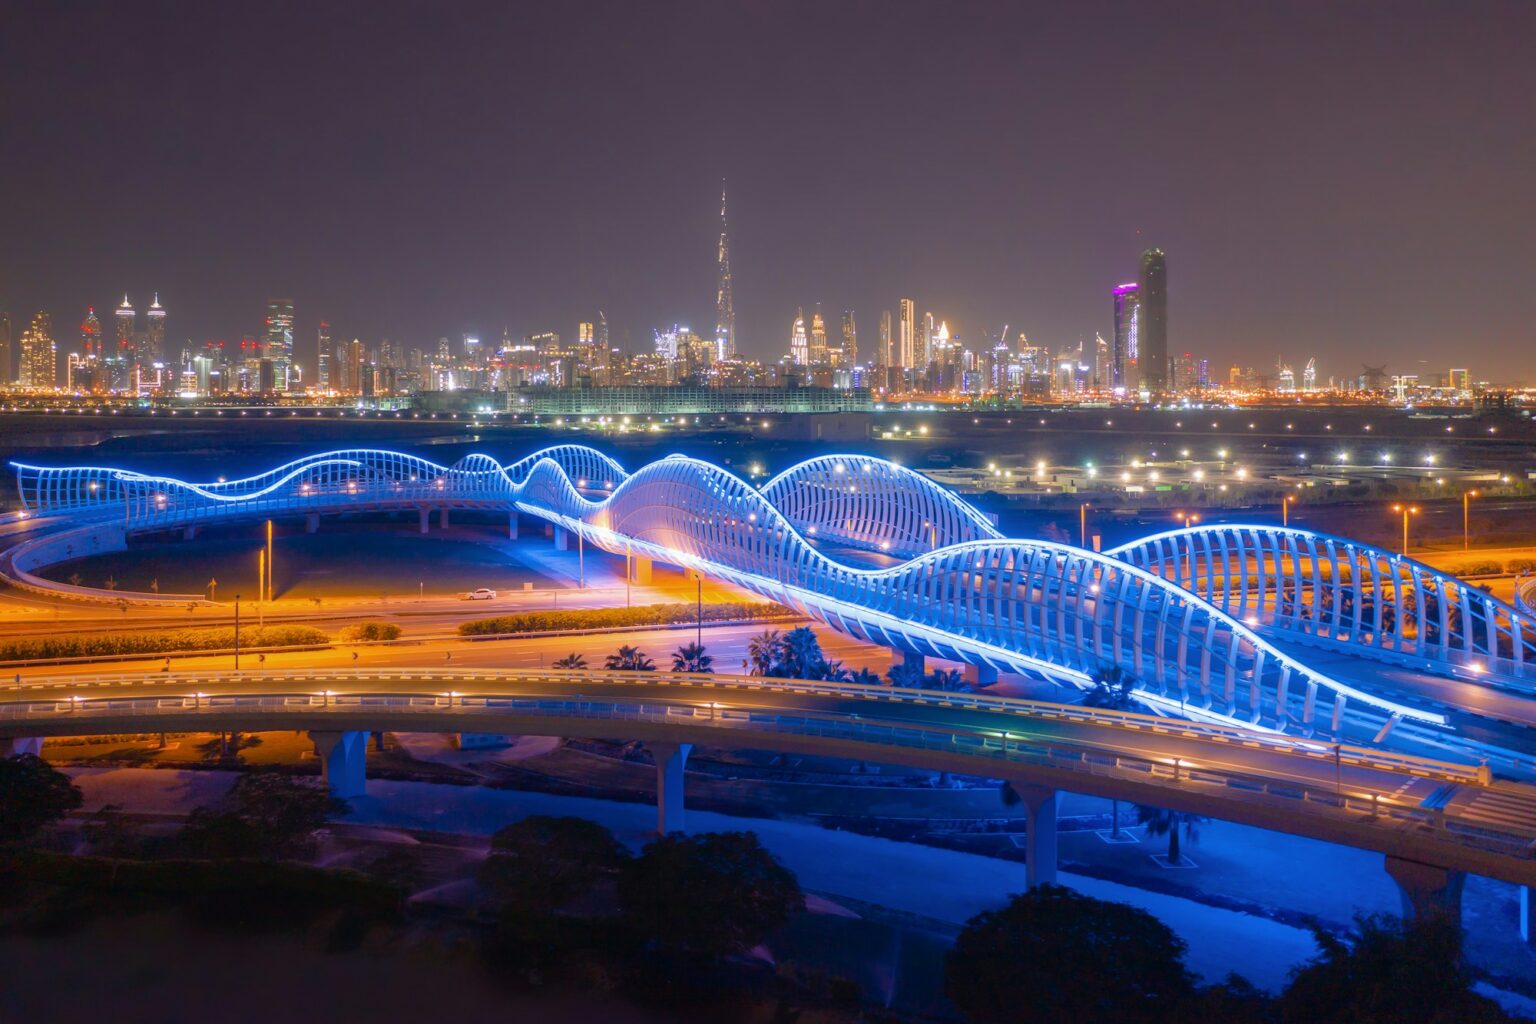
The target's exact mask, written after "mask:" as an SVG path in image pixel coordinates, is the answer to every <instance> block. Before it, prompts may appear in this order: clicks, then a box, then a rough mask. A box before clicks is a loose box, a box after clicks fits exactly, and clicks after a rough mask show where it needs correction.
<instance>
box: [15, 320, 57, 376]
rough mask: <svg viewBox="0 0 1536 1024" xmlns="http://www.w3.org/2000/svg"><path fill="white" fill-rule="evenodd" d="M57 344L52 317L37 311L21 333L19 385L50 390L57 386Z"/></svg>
mask: <svg viewBox="0 0 1536 1024" xmlns="http://www.w3.org/2000/svg"><path fill="white" fill-rule="evenodd" d="M58 364H59V357H58V345H57V344H55V342H54V340H53V318H52V317H50V316H49V315H48V314H47V313H44V312H42V311H38V312H37V313H36V314H34V315H33V317H32V323H31V324H30V325H28V327H27V329H26V330H25V331H23V332H22V333H21V386H22V387H24V388H37V389H39V390H52V389H53V388H56V387H58V386H59V366H58Z"/></svg>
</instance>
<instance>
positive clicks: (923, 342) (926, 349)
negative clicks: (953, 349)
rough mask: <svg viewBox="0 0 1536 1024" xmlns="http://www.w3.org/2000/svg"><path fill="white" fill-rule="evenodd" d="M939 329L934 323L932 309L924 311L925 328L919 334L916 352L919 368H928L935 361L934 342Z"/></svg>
mask: <svg viewBox="0 0 1536 1024" xmlns="http://www.w3.org/2000/svg"><path fill="white" fill-rule="evenodd" d="M937 331H938V326H937V324H935V323H934V319H933V313H932V312H931V311H930V312H927V313H924V314H923V329H922V331H921V332H920V333H919V334H918V336H917V346H918V347H917V352H916V353H915V355H916V356H917V368H918V369H919V370H926V369H928V364H929V363H931V362H933V343H934V341H935V340H937V339H936V338H935V336H934V335H935V333H936V332H937Z"/></svg>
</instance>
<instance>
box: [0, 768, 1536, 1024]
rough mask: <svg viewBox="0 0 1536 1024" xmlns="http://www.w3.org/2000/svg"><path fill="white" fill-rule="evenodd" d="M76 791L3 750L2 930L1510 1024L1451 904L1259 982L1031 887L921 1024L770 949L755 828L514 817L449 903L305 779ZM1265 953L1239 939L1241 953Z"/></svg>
mask: <svg viewBox="0 0 1536 1024" xmlns="http://www.w3.org/2000/svg"><path fill="white" fill-rule="evenodd" d="M80 802H81V798H80V792H79V790H78V789H77V788H76V787H75V786H74V785H73V784H72V783H71V782H70V780H69V778H68V777H67V776H65V775H63V774H61V773H59V772H58V771H56V770H54V769H53V768H52V767H50V766H49V765H48V764H47V763H46V762H43V761H41V760H39V759H38V758H36V757H31V756H20V757H13V758H9V759H7V760H4V761H0V837H3V839H0V933H4V934H8V935H10V936H12V937H14V936H18V935H48V934H52V935H57V934H60V933H61V932H62V933H66V934H68V933H72V930H75V929H80V928H82V927H85V926H87V925H90V924H92V923H93V922H96V921H100V920H102V919H105V918H115V919H118V920H134V919H136V918H138V917H143V918H144V920H146V921H148V920H150V919H151V917H152V916H153V915H164V914H165V913H167V912H174V913H178V914H181V915H183V918H184V919H185V920H186V921H188V922H190V923H192V924H195V925H196V926H198V927H205V928H211V929H218V930H220V931H221V932H222V933H224V934H232V935H236V936H254V935H256V934H257V933H261V934H268V935H270V934H274V933H302V934H305V935H308V936H310V937H314V936H315V935H316V934H317V933H318V934H319V935H320V936H321V937H322V940H323V942H322V946H321V948H322V949H324V950H328V951H331V952H344V951H348V950H358V949H361V948H368V949H378V948H383V947H384V946H387V944H388V943H387V941H383V940H387V939H388V938H389V937H398V936H400V935H404V934H407V933H421V932H423V931H424V930H425V931H427V932H435V933H441V934H448V933H451V934H452V935H453V936H454V938H453V940H452V941H451V942H449V943H447V944H449V945H453V946H454V947H455V948H459V949H461V950H462V949H467V950H468V955H470V956H472V957H473V958H474V959H475V960H476V961H477V962H478V963H479V964H480V966H481V969H482V971H483V972H485V973H486V974H487V975H488V976H489V977H491V978H494V979H495V980H496V981H497V982H499V983H500V984H501V985H502V986H503V987H504V988H505V989H506V990H507V991H508V999H509V1000H511V999H513V998H514V996H513V993H530V992H547V993H562V992H563V993H571V992H583V993H594V992H595V993H606V994H607V995H608V996H610V997H613V998H618V999H621V1000H622V1001H624V1002H625V1003H628V1004H630V1005H632V1006H636V1007H642V1008H646V1009H647V1010H650V1011H655V1012H657V1013H659V1014H661V1015H662V1017H663V1019H673V1020H698V1021H715V1020H722V1021H725V1020H728V1021H764V1022H769V1021H802V1022H806V1024H809V1022H812V1021H827V1022H833V1021H849V1022H851V1021H860V1020H867V1021H892V1022H895V1021H906V1020H911V1021H917V1020H943V1019H949V1020H968V1021H972V1022H975V1024H1029V1022H1041V1024H1093V1022H1100V1021H1103V1022H1115V1024H1122V1022H1125V1024H1164V1022H1167V1024H1182V1022H1193V1024H1293V1022H1294V1024H1302V1022H1307V1024H1335V1022H1336V1024H1345V1022H1383V1024H1385V1022H1402V1024H1453V1022H1454V1024H1462V1022H1465V1024H1498V1022H1503V1021H1506V1020H1509V1018H1507V1017H1506V1016H1505V1015H1504V1014H1503V1013H1502V1012H1501V1011H1500V1010H1499V1009H1498V1008H1497V1007H1496V1006H1495V1005H1494V1004H1493V1003H1492V1002H1490V1001H1489V1000H1487V999H1484V998H1482V997H1481V996H1478V995H1476V994H1474V993H1473V992H1472V989H1471V978H1470V976H1469V975H1468V973H1467V971H1466V970H1465V968H1464V967H1463V965H1462V960H1461V951H1460V933H1459V929H1458V927H1457V926H1456V924H1455V923H1454V922H1451V921H1447V920H1443V919H1430V920H1426V921H1422V922H1418V923H1415V924H1412V925H1405V924H1404V923H1403V922H1400V921H1398V920H1396V919H1392V918H1381V917H1372V918H1362V919H1360V920H1358V921H1357V923H1356V928H1355V929H1354V931H1353V932H1352V933H1351V934H1350V935H1348V936H1345V937H1343V938H1340V937H1336V936H1334V935H1331V934H1328V933H1326V932H1324V931H1322V930H1318V932H1317V941H1318V947H1319V954H1318V956H1317V957H1316V958H1315V959H1314V960H1313V961H1311V962H1310V963H1308V964H1306V965H1304V966H1302V967H1301V968H1299V969H1298V970H1297V971H1296V972H1295V973H1294V974H1293V976H1292V979H1291V982H1290V984H1289V985H1288V986H1287V988H1286V989H1285V991H1284V992H1282V993H1280V994H1279V995H1278V996H1270V995H1268V994H1266V993H1262V992H1259V991H1257V990H1255V989H1254V988H1253V987H1252V986H1251V985H1249V984H1248V983H1247V982H1245V981H1244V980H1243V979H1242V978H1240V977H1238V976H1236V975H1233V976H1232V977H1230V978H1229V979H1228V980H1227V981H1225V982H1224V983H1222V984H1218V985H1208V986H1202V985H1200V984H1198V983H1197V981H1196V979H1195V978H1194V977H1193V976H1192V975H1191V974H1190V972H1189V970H1188V969H1187V967H1186V965H1185V962H1184V954H1185V946H1184V943H1183V941H1182V940H1181V939H1179V938H1178V937H1177V936H1176V935H1175V934H1174V933H1173V932H1172V931H1171V930H1170V929H1169V928H1168V927H1167V926H1166V925H1164V924H1163V923H1162V922H1161V921H1159V920H1157V919H1156V918H1154V917H1152V916H1151V915H1149V914H1147V913H1145V912H1144V911H1141V910H1139V909H1136V908H1134V907H1130V906H1127V905H1124V904H1117V903H1111V902H1106V901H1102V900H1098V899H1093V898H1091V897H1087V896H1082V895H1078V894H1077V893H1074V892H1072V891H1071V890H1068V889H1065V888H1061V887H1058V886H1042V887H1039V888H1037V889H1035V890H1032V891H1031V892H1029V893H1026V894H1023V895H1018V896H1015V897H1014V898H1013V899H1012V900H1011V901H1010V902H1009V903H1008V904H1006V905H1005V906H1003V907H1001V908H999V909H997V910H994V911H989V912H987V913H983V914H981V915H978V916H977V917H976V918H974V919H973V920H972V921H971V922H970V923H969V924H968V925H967V926H966V927H965V929H964V930H963V931H962V932H961V934H960V935H959V937H958V939H957V940H956V941H955V942H954V944H953V946H952V947H951V948H950V950H949V952H948V953H947V955H945V958H944V964H943V984H944V989H945V991H946V993H947V995H948V997H949V1000H950V1005H949V1006H948V1007H947V1008H945V1007H939V1008H938V1009H937V1010H936V1011H935V1012H936V1015H933V1014H930V1015H926V1016H924V1017H921V1018H916V1017H910V1016H905V1015H902V1014H897V1013H893V1012H892V1011H890V1010H888V1009H886V1008H885V1007H884V1006H882V1005H880V1001H879V1000H878V999H875V998H874V997H873V996H872V994H870V993H866V992H862V991H861V990H860V988H859V986H858V985H857V984H856V983H854V982H853V981H851V980H849V979H847V978H842V977H838V976H835V975H834V974H832V973H830V972H828V971H826V970H823V969H820V968H818V966H817V965H816V964H814V963H796V962H791V961H786V960H775V957H774V950H775V947H776V945H777V944H778V940H779V937H780V936H781V935H782V934H783V931H784V929H785V928H786V927H787V926H791V925H792V924H793V923H794V922H795V921H796V920H799V919H802V916H803V915H805V914H806V913H807V912H806V910H805V895H804V894H803V893H802V892H801V889H800V886H799V884H798V882H797V881H796V879H795V877H794V875H793V874H792V873H791V872H790V871H788V870H787V869H786V868H784V867H783V866H782V865H781V864H780V863H779V862H778V861H777V860H776V859H775V858H774V857H773V856H772V854H770V853H769V852H768V851H767V850H765V849H764V848H763V847H762V845H761V844H760V843H759V842H758V839H757V837H756V836H755V835H754V834H752V833H750V832H725V833H704V834H699V835H687V836H685V835H671V836H665V837H660V838H657V839H654V840H652V841H651V842H649V843H647V844H645V845H644V846H643V847H641V848H640V849H639V850H638V851H632V850H631V849H630V848H629V847H627V846H625V845H624V844H623V843H621V842H619V841H618V840H617V839H615V837H614V836H613V835H612V834H611V833H610V832H609V831H608V830H607V829H605V828H603V827H602V826H600V825H597V824H595V823H593V822H590V821H587V820H585V819H581V818H573V817H547V816H545V817H530V818H525V819H523V820H521V821H518V822H515V823H513V824H511V825H508V826H506V827H505V828H503V829H501V830H500V831H498V832H496V833H495V834H494V836H493V837H492V839H491V844H490V851H489V854H488V855H487V856H486V857H485V858H484V860H483V861H482V862H481V863H480V866H479V868H478V871H477V874H476V878H475V883H476V884H477V886H478V893H477V895H476V896H475V897H474V898H473V899H472V900H470V901H469V902H468V904H467V905H461V906H460V907H459V908H457V909H453V910H448V911H444V910H443V909H442V908H441V907H438V908H433V907H431V906H428V905H419V906H418V905H417V904H413V903H410V902H408V900H407V898H408V896H410V895H411V894H412V893H415V892H417V891H419V890H420V889H421V887H422V886H423V885H424V884H425V883H426V880H427V872H426V866H425V865H424V864H423V863H422V861H421V859H420V858H419V857H418V856H416V855H415V854H414V853H413V851H412V850H411V849H410V848H409V847H403V848H390V849H385V850H383V851H382V852H380V851H378V850H376V849H374V850H373V851H372V852H371V853H370V854H369V855H368V856H366V857H365V858H363V859H362V860H361V861H359V862H357V864H356V866H354V867H351V868H333V867H320V866H317V865H316V864H315V863H314V861H315V860H316V859H317V855H318V854H319V853H320V851H321V848H322V847H323V846H324V844H325V842H326V838H327V837H326V826H327V822H328V821H329V820H331V819H332V818H334V817H335V816H337V815H340V814H344V813H345V812H346V811H347V807H346V805H345V804H344V803H341V802H339V801H336V800H334V799H333V798H331V797H330V796H329V795H327V793H326V792H325V791H324V790H323V789H322V788H320V787H319V786H317V785H315V784H314V782H313V781H312V780H304V779H296V778H293V777H291V776H286V775H280V774H272V773H250V774H246V775H243V776H241V778H240V779H239V780H238V781H237V782H236V783H235V785H234V787H233V788H232V789H231V790H230V792H229V793H228V795H227V796H226V797H225V798H224V799H223V800H222V801H220V802H219V803H218V804H217V805H216V806H210V807H204V808H199V809H197V810H196V811H194V812H193V813H192V814H191V815H190V816H189V818H188V819H187V820H186V822H185V823H184V824H183V825H181V826H179V827H174V828H171V829H169V830H166V831H161V832H151V831H148V830H145V829H143V828H141V827H140V826H139V824H137V823H134V822H132V821H130V820H127V819H125V818H124V817H123V816H122V815H120V814H117V813H116V812H114V811H112V810H110V809H109V810H106V811H104V812H98V813H96V814H94V815H92V816H90V817H88V818H86V819H85V820H84V821H83V822H80V823H79V826H80V827H79V828H78V829H75V830H73V831H70V830H65V829H61V828H60V827H59V822H60V820H61V819H62V818H63V817H64V816H66V815H67V814H69V813H70V812H72V811H75V810H77V809H78V808H79V806H80ZM66 836H67V837H68V838H69V840H70V841H69V842H68V843H60V842H58V841H56V840H59V839H61V838H64V837H66ZM50 840H54V841H50ZM65 848H68V849H70V850H71V851H72V852H63V851H64V849H65ZM914 884H920V880H914ZM806 920H811V921H814V918H810V919H806ZM823 920H824V919H823ZM1257 952H1259V951H1252V950H1234V951H1233V962H1234V966H1235V967H1239V966H1240V965H1241V963H1242V961H1243V959H1244V958H1245V957H1248V956H1252V955H1256V953H1257ZM315 955H325V954H323V953H316V954H315ZM380 969H381V970H387V969H388V966H387V962H381V967H380Z"/></svg>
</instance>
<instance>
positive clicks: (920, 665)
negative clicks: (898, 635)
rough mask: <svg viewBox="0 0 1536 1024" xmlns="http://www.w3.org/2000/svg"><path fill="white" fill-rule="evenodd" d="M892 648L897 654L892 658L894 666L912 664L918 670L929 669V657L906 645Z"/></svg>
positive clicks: (925, 670)
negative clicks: (909, 648)
mask: <svg viewBox="0 0 1536 1024" xmlns="http://www.w3.org/2000/svg"><path fill="white" fill-rule="evenodd" d="M892 650H893V651H894V652H895V654H896V657H895V658H893V659H892V660H891V667H892V668H894V667H895V666H897V665H910V666H912V668H913V669H914V670H916V671H918V672H927V671H928V659H927V658H926V657H924V656H923V655H921V654H919V653H917V652H916V651H912V650H908V649H907V648H905V647H896V648H892Z"/></svg>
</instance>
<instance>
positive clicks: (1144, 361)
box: [1136, 249, 1169, 391]
mask: <svg viewBox="0 0 1536 1024" xmlns="http://www.w3.org/2000/svg"><path fill="white" fill-rule="evenodd" d="M1136 284H1137V291H1138V302H1139V306H1140V320H1141V323H1140V335H1141V337H1140V342H1141V381H1142V386H1143V387H1145V388H1146V389H1147V390H1149V391H1167V390H1168V384H1169V381H1168V372H1169V366H1168V258H1167V257H1166V256H1164V255H1163V250H1161V249H1148V250H1147V251H1146V252H1144V253H1142V254H1141V273H1140V274H1139V275H1138V276H1137V278H1136Z"/></svg>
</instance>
